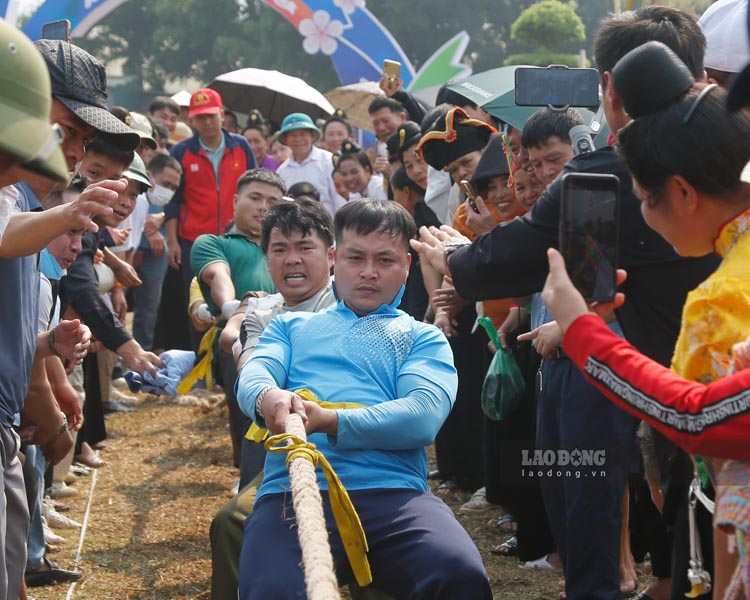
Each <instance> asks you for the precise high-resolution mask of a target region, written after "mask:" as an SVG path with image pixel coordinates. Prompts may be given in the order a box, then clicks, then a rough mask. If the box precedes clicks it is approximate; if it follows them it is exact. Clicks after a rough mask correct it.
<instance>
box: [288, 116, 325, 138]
mask: <svg viewBox="0 0 750 600" xmlns="http://www.w3.org/2000/svg"><path fill="white" fill-rule="evenodd" d="M297 129H309V130H310V131H312V132H314V133H315V139H314V140H313V142H315V141H317V139H318V138H319V137H320V129H318V128H317V127H316V126H315V123H313V120H312V119H311V118H310V115H306V114H305V113H292V114H290V115H287V116H286V117H284V120H283V121H282V122H281V131H279V139H280V140H281V142H282V143H283V144H286V142H285V141H284V140H285V139H286V134H287V133H289V132H290V131H296V130H297Z"/></svg>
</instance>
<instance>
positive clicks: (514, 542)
mask: <svg viewBox="0 0 750 600" xmlns="http://www.w3.org/2000/svg"><path fill="white" fill-rule="evenodd" d="M490 554H494V555H495V556H516V555H517V554H518V538H517V537H516V536H515V535H514V536H513V537H511V538H508V539H507V540H505V541H504V542H503V543H502V544H498V545H497V546H494V547H493V548H491V549H490Z"/></svg>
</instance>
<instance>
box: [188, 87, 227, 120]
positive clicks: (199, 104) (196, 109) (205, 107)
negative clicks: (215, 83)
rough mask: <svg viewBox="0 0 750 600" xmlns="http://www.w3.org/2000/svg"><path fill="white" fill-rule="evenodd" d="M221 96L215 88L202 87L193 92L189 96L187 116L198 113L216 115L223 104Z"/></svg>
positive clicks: (193, 115) (194, 115)
mask: <svg viewBox="0 0 750 600" xmlns="http://www.w3.org/2000/svg"><path fill="white" fill-rule="evenodd" d="M223 105H224V104H223V102H222V101H221V96H220V95H219V92H217V91H216V90H212V89H209V88H204V89H202V90H198V91H197V92H193V95H192V96H190V112H189V113H188V116H189V117H196V116H198V115H217V114H219V112H221V107H222V106H223Z"/></svg>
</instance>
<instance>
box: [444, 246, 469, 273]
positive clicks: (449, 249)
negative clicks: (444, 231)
mask: <svg viewBox="0 0 750 600" xmlns="http://www.w3.org/2000/svg"><path fill="white" fill-rule="evenodd" d="M466 246H471V243H470V242H448V243H447V244H444V245H443V261H444V262H445V268H446V270H447V271H448V272H449V273H450V264H449V263H448V259H449V258H450V256H451V254H453V253H454V252H455V251H456V250H458V249H459V248H464V247H466Z"/></svg>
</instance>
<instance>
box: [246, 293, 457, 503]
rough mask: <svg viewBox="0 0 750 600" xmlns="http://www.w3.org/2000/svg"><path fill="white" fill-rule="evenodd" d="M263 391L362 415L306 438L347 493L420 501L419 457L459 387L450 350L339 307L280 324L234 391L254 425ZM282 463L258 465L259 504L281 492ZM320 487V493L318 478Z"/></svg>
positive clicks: (432, 338) (408, 327)
mask: <svg viewBox="0 0 750 600" xmlns="http://www.w3.org/2000/svg"><path fill="white" fill-rule="evenodd" d="M399 300H400V295H399V296H398V297H397V298H396V301H395V302H396V303H397V302H398V301H399ZM269 385H274V386H278V387H280V388H283V389H287V390H296V389H300V388H308V389H310V390H312V391H313V392H314V393H315V394H316V395H317V396H318V398H320V399H321V400H327V401H329V402H351V403H358V404H363V405H365V408H355V409H347V410H339V411H338V433H337V435H336V436H328V435H326V434H322V433H315V434H312V435H310V436H309V441H311V442H312V443H314V444H315V445H316V446H317V447H318V449H319V450H321V451H322V452H323V454H325V456H326V458H327V459H328V460H329V461H330V463H331V465H332V466H333V468H334V469H335V471H336V472H337V473H338V475H339V477H340V478H341V481H342V482H343V484H344V486H345V487H346V489H348V490H357V489H374V488H390V489H394V488H406V489H417V490H421V491H424V492H427V491H428V486H427V482H426V477H427V456H426V453H425V450H424V447H425V446H426V445H428V444H430V443H432V441H433V440H434V439H435V436H436V435H437V432H438V430H439V429H440V427H441V426H442V424H443V422H444V421H445V419H446V418H447V417H448V414H449V413H450V411H451V408H452V406H453V402H454V401H455V398H456V388H457V386H458V378H457V375H456V369H455V367H454V366H453V356H452V353H451V350H450V346H449V345H448V341H447V340H446V339H445V337H444V336H443V334H442V333H441V332H440V331H439V330H438V329H436V328H435V327H433V326H432V325H426V324H424V323H420V322H418V321H415V320H414V319H413V318H412V317H410V316H409V315H407V314H406V313H404V312H402V311H400V310H397V309H396V308H394V307H393V306H392V305H385V304H384V305H383V306H381V307H380V308H379V309H378V310H377V311H375V312H373V313H370V314H369V315H366V316H364V317H358V316H357V315H356V314H355V313H354V312H352V311H351V310H350V309H349V308H347V307H346V305H345V304H344V303H343V302H341V301H339V302H338V304H337V305H336V306H335V307H333V308H331V309H330V310H328V311H325V312H322V313H288V314H285V315H281V316H279V317H277V318H276V319H275V320H274V321H273V322H271V324H270V325H269V326H268V328H267V329H266V330H265V332H264V333H263V335H262V336H261V338H260V341H259V344H258V346H257V347H256V349H255V352H254V353H253V355H252V357H251V359H250V360H249V361H248V362H246V363H245V365H244V367H243V368H242V371H241V372H240V376H239V380H238V384H237V398H238V400H239V404H240V408H241V409H242V410H243V412H244V413H245V414H247V415H248V416H250V417H251V418H253V419H254V420H256V421H257V422H259V424H260V425H264V423H263V422H262V420H259V419H258V418H257V417H256V414H255V399H256V397H257V396H258V394H259V393H260V392H261V391H262V390H263V389H264V388H265V387H267V386H269ZM285 459H286V455H283V454H273V453H269V454H268V455H267V456H266V465H265V477H264V479H263V484H262V486H261V487H260V489H259V490H258V497H260V496H262V495H264V494H271V493H279V492H284V491H288V490H289V488H290V486H289V478H288V471H287V468H286V465H285V463H284V461H285ZM318 484H319V485H320V487H321V489H327V484H326V481H325V477H324V476H323V474H322V473H320V472H319V473H318Z"/></svg>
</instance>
